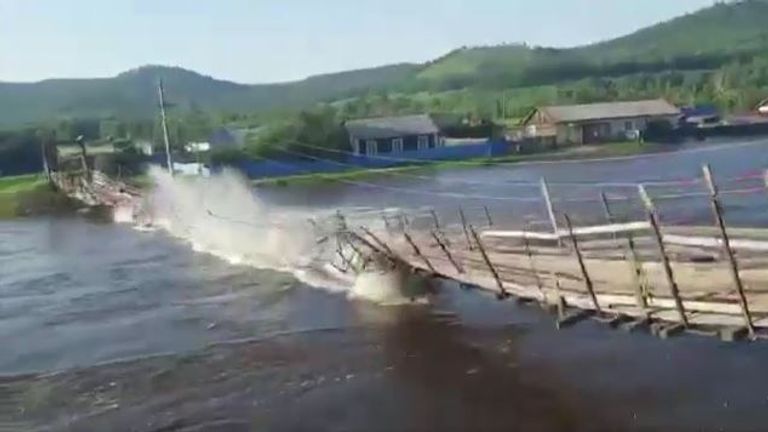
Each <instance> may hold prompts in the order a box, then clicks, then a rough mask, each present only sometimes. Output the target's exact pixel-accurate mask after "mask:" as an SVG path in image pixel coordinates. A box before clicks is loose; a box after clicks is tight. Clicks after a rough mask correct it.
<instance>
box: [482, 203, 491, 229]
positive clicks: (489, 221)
mask: <svg viewBox="0 0 768 432" xmlns="http://www.w3.org/2000/svg"><path fill="white" fill-rule="evenodd" d="M483 210H484V211H485V218H486V220H488V226H489V227H492V226H493V218H492V217H491V211H490V210H488V206H487V205H484V206H483Z"/></svg>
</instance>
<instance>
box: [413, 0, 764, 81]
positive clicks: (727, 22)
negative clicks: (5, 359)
mask: <svg viewBox="0 0 768 432" xmlns="http://www.w3.org/2000/svg"><path fill="white" fill-rule="evenodd" d="M766 54H768V0H744V1H740V2H729V3H721V4H716V5H714V6H712V7H709V8H706V9H702V10H700V11H698V12H695V13H692V14H688V15H685V16H681V17H678V18H675V19H672V20H670V21H667V22H664V23H660V24H656V25H654V26H651V27H648V28H645V29H642V30H640V31H637V32H635V33H632V34H630V35H627V36H623V37H620V38H617V39H613V40H609V41H605V42H601V43H597V44H593V45H588V46H582V47H576V48H569V49H553V48H542V47H529V46H527V45H523V44H520V45H502V46H496V47H478V48H462V49H458V50H456V51H454V52H452V53H450V54H448V55H447V56H445V57H443V58H441V59H438V60H436V61H434V62H432V63H431V64H428V65H427V66H426V67H424V68H423V69H422V70H421V71H420V72H419V73H418V74H417V78H418V81H420V82H418V83H414V84H416V85H421V86H428V87H431V88H433V89H443V90H447V89H456V88H463V87H466V86H473V85H480V86H485V87H498V86H502V87H513V86H530V85H539V84H552V83H557V82H559V81H563V80H571V79H580V78H586V77H602V76H620V75H625V74H631V73H638V72H658V71H664V70H678V71H685V70H702V69H714V68H717V67H720V66H722V65H724V64H727V63H729V62H731V61H734V60H737V61H745V60H748V59H751V58H752V57H753V56H755V55H766Z"/></svg>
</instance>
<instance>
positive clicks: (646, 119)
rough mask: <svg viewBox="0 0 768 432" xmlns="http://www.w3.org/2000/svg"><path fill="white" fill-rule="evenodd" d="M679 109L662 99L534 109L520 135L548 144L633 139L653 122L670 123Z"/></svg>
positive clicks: (677, 115) (675, 117)
mask: <svg viewBox="0 0 768 432" xmlns="http://www.w3.org/2000/svg"><path fill="white" fill-rule="evenodd" d="M679 117H680V110H679V109H678V108H677V107H675V106H674V105H672V104H670V103H669V102H667V101H665V100H663V99H655V100H642V101H633V102H610V103H595V104H586V105H561V106H546V107H539V108H536V109H534V110H533V111H532V112H531V113H530V114H529V115H528V116H527V117H525V119H524V120H523V122H522V126H523V130H522V135H523V136H524V137H525V138H528V139H532V138H533V139H537V140H539V141H541V142H544V143H549V144H552V145H561V144H591V143H599V142H607V141H616V140H626V139H637V138H638V137H639V136H640V135H642V134H643V133H644V132H645V131H646V130H647V129H648V127H649V125H651V124H652V123H655V122H663V123H668V124H670V125H674V124H676V123H677V120H678V118H679Z"/></svg>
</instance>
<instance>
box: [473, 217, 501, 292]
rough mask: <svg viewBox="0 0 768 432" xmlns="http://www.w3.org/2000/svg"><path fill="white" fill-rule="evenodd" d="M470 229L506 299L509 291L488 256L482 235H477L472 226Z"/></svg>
mask: <svg viewBox="0 0 768 432" xmlns="http://www.w3.org/2000/svg"><path fill="white" fill-rule="evenodd" d="M469 230H470V231H471V232H472V237H473V238H474V239H475V243H477V247H478V248H479V249H480V255H482V257H483V261H485V265H487V266H488V270H490V271H491V274H492V275H493V278H494V279H495V280H496V286H498V287H499V298H500V299H505V298H507V297H509V293H508V292H507V290H506V289H505V288H504V283H502V281H501V277H500V276H499V272H497V271H496V267H494V266H493V263H492V262H491V259H490V258H489V257H488V254H487V253H486V252H485V247H483V242H481V241H480V237H479V236H478V235H477V232H476V231H475V228H474V227H472V226H470V227H469Z"/></svg>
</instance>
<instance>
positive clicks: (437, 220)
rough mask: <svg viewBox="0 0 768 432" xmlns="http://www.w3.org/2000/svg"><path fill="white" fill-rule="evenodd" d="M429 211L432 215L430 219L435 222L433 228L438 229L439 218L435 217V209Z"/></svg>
mask: <svg viewBox="0 0 768 432" xmlns="http://www.w3.org/2000/svg"><path fill="white" fill-rule="evenodd" d="M429 213H430V214H431V215H432V221H433V222H434V223H435V229H436V230H438V231H440V219H439V218H438V217H437V213H435V209H429Z"/></svg>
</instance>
